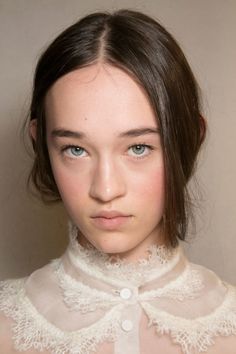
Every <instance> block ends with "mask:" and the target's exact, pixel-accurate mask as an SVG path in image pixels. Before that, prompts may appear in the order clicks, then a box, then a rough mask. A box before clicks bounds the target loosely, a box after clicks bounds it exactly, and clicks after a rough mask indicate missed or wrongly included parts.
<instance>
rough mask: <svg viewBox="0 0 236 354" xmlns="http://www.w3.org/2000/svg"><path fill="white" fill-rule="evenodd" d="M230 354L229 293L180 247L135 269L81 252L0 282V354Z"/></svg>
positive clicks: (234, 325) (235, 328)
mask: <svg viewBox="0 0 236 354" xmlns="http://www.w3.org/2000/svg"><path fill="white" fill-rule="evenodd" d="M19 352H24V353H25V354H38V353H43V354H46V353H47V354H49V353H50V354H92V353H99V354H157V353H158V354H180V353H183V354H197V353H203V352H204V353H205V352H207V353H210V354H233V353H234V354H235V353H236V289H235V288H234V287H233V286H231V285H229V284H227V283H224V282H222V281H221V280H220V279H219V278H218V277H217V276H216V275H215V274H214V273H213V272H212V271H210V270H208V269H206V268H204V267H202V266H199V265H196V264H192V263H190V262H189V261H188V260H187V259H186V257H185V256H184V254H183V251H182V249H181V247H178V248H177V249H175V250H171V251H170V250H168V249H167V248H165V247H163V246H161V247H160V246H159V247H157V246H155V247H152V248H150V249H149V258H148V259H142V260H140V261H139V262H137V263H135V264H131V263H127V262H124V261H121V260H119V259H112V258H111V257H110V258H109V257H108V256H107V255H105V254H102V253H101V252H99V251H97V250H96V249H95V248H92V247H91V248H89V249H87V248H86V249H85V248H83V247H82V246H80V245H79V244H78V242H77V240H76V231H75V229H72V231H71V234H70V243H69V246H68V248H67V250H66V251H65V253H64V254H63V255H62V257H61V258H59V259H55V260H53V261H52V262H51V263H50V264H48V265H46V266H44V267H43V268H41V269H38V270H36V271H35V272H33V273H32V274H31V275H30V276H29V277H26V278H23V279H11V280H6V281H2V282H0V353H1V354H13V353H14V354H16V353H19Z"/></svg>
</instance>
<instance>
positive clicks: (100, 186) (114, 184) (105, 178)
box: [90, 158, 126, 203]
mask: <svg viewBox="0 0 236 354" xmlns="http://www.w3.org/2000/svg"><path fill="white" fill-rule="evenodd" d="M125 193H126V183H125V178H124V175H123V173H122V171H121V168H119V166H118V165H117V164H115V161H114V159H112V158H103V159H100V161H98V162H97V165H96V167H95V168H94V170H93V175H92V180H91V185H90V196H91V197H92V198H94V199H97V200H99V201H100V202H103V203H107V202H110V201H112V200H113V199H116V198H119V197H121V196H123V195H124V194H125Z"/></svg>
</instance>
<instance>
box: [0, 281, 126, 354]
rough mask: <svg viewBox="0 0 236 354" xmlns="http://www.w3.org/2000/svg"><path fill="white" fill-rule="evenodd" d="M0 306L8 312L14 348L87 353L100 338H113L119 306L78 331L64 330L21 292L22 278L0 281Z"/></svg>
mask: <svg viewBox="0 0 236 354" xmlns="http://www.w3.org/2000/svg"><path fill="white" fill-rule="evenodd" d="M0 310H1V311H3V312H4V313H5V314H6V315H7V316H10V317H11V318H12V319H13V320H14V321H15V322H14V325H13V340H14V342H15V348H16V349H17V350H20V351H25V350H28V349H31V348H33V349H37V350H39V351H42V350H45V349H47V350H51V353H52V354H65V353H69V354H90V353H91V351H94V352H96V350H97V346H98V344H99V343H102V342H103V341H105V340H107V341H111V342H113V341H115V340H116V338H117V326H118V323H119V318H120V313H119V307H117V308H114V309H112V310H111V311H110V312H108V313H107V314H106V315H105V316H104V317H103V318H102V320H99V321H97V322H96V323H95V324H93V325H91V326H89V327H87V328H83V329H81V330H79V331H73V332H64V331H62V330H60V329H58V328H56V327H55V326H54V325H52V324H50V323H49V322H48V321H46V319H45V318H44V317H43V316H41V315H40V314H39V313H38V312H37V310H36V309H35V308H34V306H33V305H32V304H31V302H30V301H29V299H28V298H27V296H26V295H25V292H24V280H21V279H20V280H12V281H4V282H0Z"/></svg>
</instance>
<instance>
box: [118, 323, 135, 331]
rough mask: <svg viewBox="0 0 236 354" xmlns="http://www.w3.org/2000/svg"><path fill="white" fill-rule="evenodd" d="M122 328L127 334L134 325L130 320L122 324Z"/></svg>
mask: <svg viewBox="0 0 236 354" xmlns="http://www.w3.org/2000/svg"><path fill="white" fill-rule="evenodd" d="M121 327H122V329H123V330H124V331H125V332H129V331H131V330H132V329H133V323H132V322H131V321H130V320H124V321H122V323H121Z"/></svg>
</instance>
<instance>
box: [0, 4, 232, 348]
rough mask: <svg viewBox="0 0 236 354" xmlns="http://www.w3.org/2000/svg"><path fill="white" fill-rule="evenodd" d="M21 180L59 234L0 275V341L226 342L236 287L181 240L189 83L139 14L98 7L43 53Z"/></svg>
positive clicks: (193, 104) (193, 96)
mask: <svg viewBox="0 0 236 354" xmlns="http://www.w3.org/2000/svg"><path fill="white" fill-rule="evenodd" d="M29 131H30V135H31V138H32V143H33V147H34V151H35V162H34V166H33V169H32V172H31V179H32V181H33V182H34V184H35V186H36V187H37V189H38V190H39V191H40V193H41V195H42V197H43V198H44V199H48V198H50V199H54V200H62V201H63V203H64V205H65V209H66V211H67V213H68V216H69V218H70V220H71V222H70V232H69V237H70V243H69V246H68V248H67V250H66V251H65V253H64V254H63V255H62V257H60V258H59V259H56V260H53V261H52V262H51V263H50V264H48V265H46V266H44V267H43V268H41V269H39V270H36V271H35V272H33V273H32V274H31V275H30V276H29V277H26V278H24V279H13V280H7V281H4V282H1V291H0V310H1V317H0V323H1V326H0V343H1V348H3V349H1V350H2V351H3V352H4V353H7V354H9V353H17V352H20V351H23V352H25V353H27V354H29V353H31V354H32V353H34V354H36V353H39V352H43V353H57V354H58V353H60V354H62V353H68V354H80V353H83V354H84V353H86V354H89V353H92V352H96V353H104V354H106V353H109V354H110V353H115V354H117V353H121V352H122V353H123V352H125V353H132V354H134V353H142V354H144V353H145V354H146V353H147V354H153V353H167V354H172V353H176V354H177V353H185V354H192V353H194V354H195V353H201V352H207V353H214V354H217V353H236V336H235V335H236V291H235V288H234V287H233V286H231V285H229V284H226V283H224V282H222V281H221V280H220V279H219V278H218V277H217V275H215V274H214V273H213V272H211V271H210V270H208V269H206V268H204V267H201V266H199V265H195V264H192V263H190V262H189V261H188V260H187V259H186V257H185V256H184V254H183V251H182V249H181V246H180V244H179V240H185V237H186V231H187V224H188V219H189V204H190V203H189V202H190V200H189V197H188V193H187V185H188V182H189V180H190V178H191V176H192V174H193V171H194V167H195V162H196V158H197V154H198V151H199V149H200V147H201V144H202V142H203V141H204V136H205V121H204V119H203V118H202V116H201V111H200V107H199V97H198V89H197V84H196V82H195V79H194V76H193V74H192V72H191V69H190V67H189V65H188V63H187V61H186V59H185V57H184V55H183V53H182V51H181V49H180V48H179V46H178V44H177V43H176V41H175V40H174V39H173V37H172V36H171V35H170V34H169V33H168V32H167V31H166V30H165V29H164V28H163V27H162V26H161V25H160V24H158V23H157V22H156V21H154V20H153V19H151V18H150V17H148V16H146V15H144V14H142V13H138V12H134V11H128V10H120V11H118V12H115V13H113V14H108V13H95V14H91V15H90V16H87V17H85V18H83V19H82V20H80V21H79V22H77V23H76V24H74V25H73V26H71V27H69V28H68V29H66V30H65V31H64V32H63V33H62V34H61V35H60V36H59V37H58V38H56V39H55V41H54V42H53V43H52V44H51V45H50V46H49V47H48V49H47V50H46V51H45V53H44V54H43V55H42V56H41V58H40V60H39V62H38V65H37V68H36V73H35V80H34V91H33V97H32V103H31V110H30V122H29Z"/></svg>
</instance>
